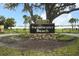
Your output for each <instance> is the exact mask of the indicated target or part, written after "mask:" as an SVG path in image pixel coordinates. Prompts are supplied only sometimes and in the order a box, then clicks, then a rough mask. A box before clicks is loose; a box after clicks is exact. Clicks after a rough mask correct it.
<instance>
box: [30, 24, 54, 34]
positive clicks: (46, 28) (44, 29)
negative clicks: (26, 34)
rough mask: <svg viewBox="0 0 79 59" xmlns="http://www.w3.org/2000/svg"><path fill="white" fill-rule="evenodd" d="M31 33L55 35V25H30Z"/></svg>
mask: <svg viewBox="0 0 79 59" xmlns="http://www.w3.org/2000/svg"><path fill="white" fill-rule="evenodd" d="M30 33H55V25H54V24H30Z"/></svg>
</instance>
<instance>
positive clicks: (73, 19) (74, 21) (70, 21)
mask: <svg viewBox="0 0 79 59" xmlns="http://www.w3.org/2000/svg"><path fill="white" fill-rule="evenodd" d="M69 23H71V26H72V30H73V27H74V23H75V25H76V19H75V18H71V19H70V20H69Z"/></svg>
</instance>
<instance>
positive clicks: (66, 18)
mask: <svg viewBox="0 0 79 59" xmlns="http://www.w3.org/2000/svg"><path fill="white" fill-rule="evenodd" d="M70 18H72V15H71V14H63V15H61V16H59V17H57V18H56V19H54V21H53V23H55V25H69V22H68V21H69V19H70Z"/></svg>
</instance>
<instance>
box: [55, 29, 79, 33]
mask: <svg viewBox="0 0 79 59" xmlns="http://www.w3.org/2000/svg"><path fill="white" fill-rule="evenodd" d="M55 32H56V33H79V30H75V29H74V30H72V29H55Z"/></svg>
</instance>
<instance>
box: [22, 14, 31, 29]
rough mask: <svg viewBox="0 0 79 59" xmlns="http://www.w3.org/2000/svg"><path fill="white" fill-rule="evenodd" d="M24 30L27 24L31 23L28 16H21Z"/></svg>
mask: <svg viewBox="0 0 79 59" xmlns="http://www.w3.org/2000/svg"><path fill="white" fill-rule="evenodd" d="M23 18H24V24H25V28H26V25H27V23H31V18H30V17H29V16H26V15H23Z"/></svg>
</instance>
